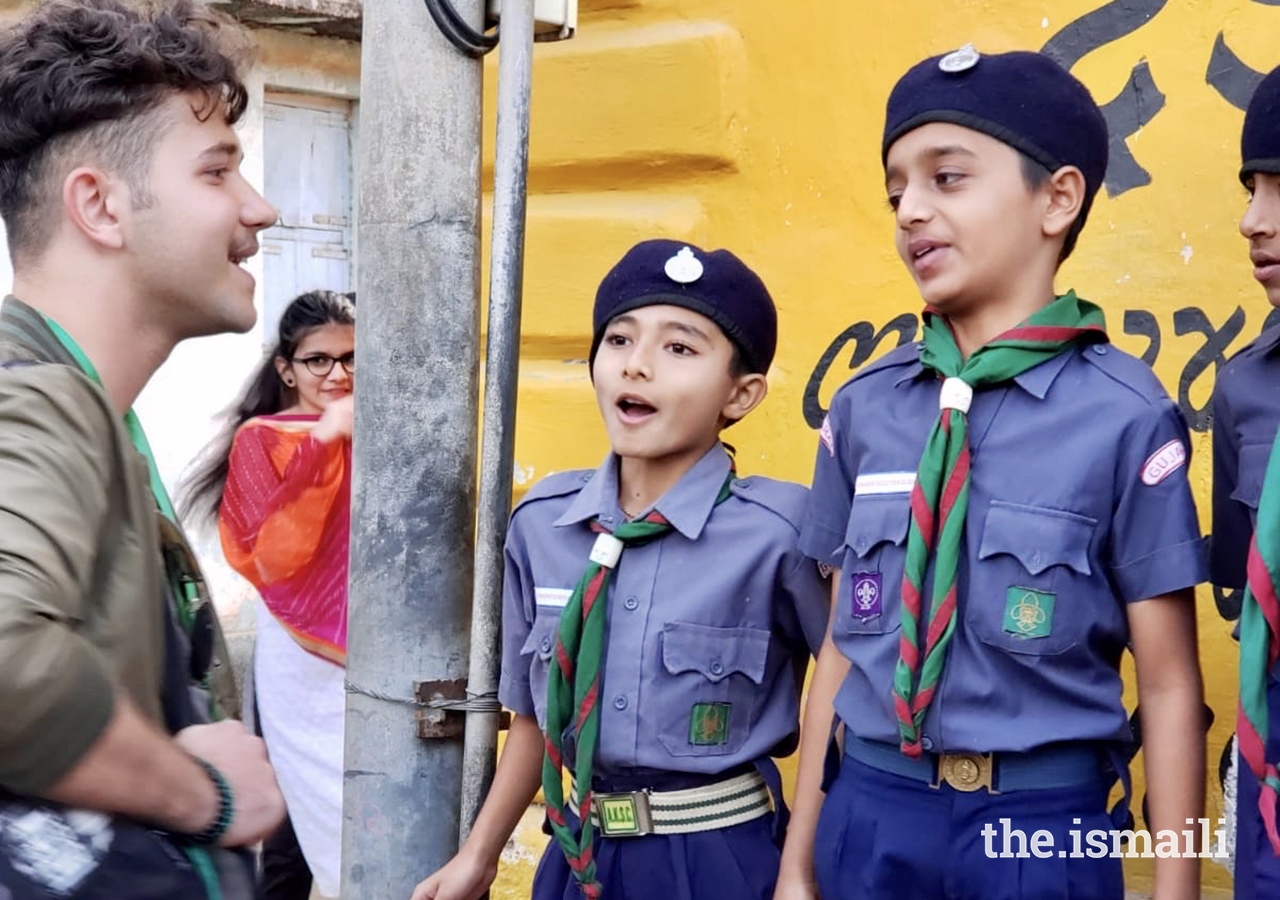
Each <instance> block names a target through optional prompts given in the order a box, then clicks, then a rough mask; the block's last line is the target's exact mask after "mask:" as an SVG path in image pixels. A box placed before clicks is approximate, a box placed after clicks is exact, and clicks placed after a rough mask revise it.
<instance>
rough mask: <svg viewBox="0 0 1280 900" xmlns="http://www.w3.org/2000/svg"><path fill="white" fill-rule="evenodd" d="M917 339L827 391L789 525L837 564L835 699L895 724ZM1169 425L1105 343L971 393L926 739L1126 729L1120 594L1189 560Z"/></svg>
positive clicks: (980, 745) (1192, 525) (849, 713)
mask: <svg viewBox="0 0 1280 900" xmlns="http://www.w3.org/2000/svg"><path fill="white" fill-rule="evenodd" d="M919 348H920V345H918V344H911V345H907V346H905V347H902V348H899V349H897V350H895V351H893V352H892V353H890V354H888V355H887V356H886V357H884V359H882V360H881V361H880V362H878V363H876V364H874V365H872V366H869V367H868V368H866V369H864V370H863V371H862V372H860V373H859V374H858V375H856V376H855V377H854V378H853V379H852V380H851V381H849V382H848V383H846V384H845V385H844V386H843V387H842V388H840V390H839V391H837V392H836V395H835V397H834V398H833V399H832V402H831V410H830V413H829V414H828V417H827V422H826V423H824V425H823V429H822V432H821V442H820V444H819V447H818V453H817V464H816V469H815V473H814V481H813V489H812V491H811V493H810V499H809V506H808V510H807V512H806V517H805V523H804V529H803V533H802V535H801V540H800V545H801V547H802V548H803V549H804V551H805V552H806V553H809V554H810V555H811V556H813V557H814V558H815V559H818V560H822V561H826V562H829V563H831V564H832V565H839V566H841V584H840V595H839V597H838V598H837V603H838V610H837V613H836V619H835V624H834V631H833V639H834V641H835V643H836V646H837V647H839V649H840V651H841V652H842V653H843V654H844V655H845V656H846V657H848V658H849V660H850V661H851V662H852V668H851V669H850V671H849V675H848V677H847V678H846V680H845V682H844V684H843V685H842V686H841V688H840V690H839V692H838V694H837V696H836V701H835V708H836V713H837V714H838V715H839V717H840V718H841V719H842V720H843V721H844V722H845V725H846V727H847V728H848V729H850V730H851V731H852V733H853V734H855V735H858V736H860V737H862V738H866V739H869V740H875V741H885V742H890V743H894V744H896V743H898V725H897V720H896V718H895V716H894V712H893V705H892V699H891V692H890V691H891V686H892V683H893V674H894V667H895V665H896V663H897V660H898V637H899V630H900V628H901V619H900V616H901V587H902V570H903V563H904V558H905V555H906V548H905V538H906V535H907V527H908V523H909V519H910V512H909V508H908V506H909V500H910V491H911V488H912V486H913V484H914V481H915V471H916V468H917V466H918V464H919V462H920V456H921V453H922V452H923V450H924V444H925V441H926V439H927V438H928V435H929V433H930V430H931V429H932V427H933V424H934V421H935V420H936V419H937V416H938V397H939V392H940V388H941V381H940V380H938V379H937V378H936V377H935V376H934V375H933V374H932V373H929V372H926V370H925V369H924V367H923V366H922V365H921V363H920V358H919V357H920V350H919ZM1187 439H1188V433H1187V427H1186V423H1185V421H1184V420H1183V418H1182V415H1181V413H1180V412H1179V411H1178V408H1177V406H1175V405H1174V404H1173V403H1172V402H1171V401H1170V400H1169V399H1168V397H1167V395H1166V394H1165V392H1164V389H1163V388H1162V387H1161V386H1160V384H1159V382H1158V381H1157V380H1156V378H1155V376H1154V375H1153V374H1152V373H1151V371H1150V369H1148V368H1147V367H1146V366H1145V365H1143V364H1142V363H1141V362H1140V361H1138V360H1136V359H1134V358H1133V357H1131V356H1129V355H1128V354H1125V353H1123V352H1121V351H1119V350H1116V349H1115V348H1114V347H1111V346H1109V345H1106V344H1095V345H1092V346H1089V347H1083V348H1078V349H1076V350H1074V351H1069V352H1066V353H1063V354H1060V355H1059V356H1057V357H1055V358H1054V359H1052V360H1049V361H1047V362H1044V363H1042V364H1041V365H1039V366H1036V367H1035V368H1033V369H1030V370H1028V371H1026V372H1024V373H1022V374H1021V375H1018V376H1017V377H1016V378H1014V379H1013V380H1012V382H1010V383H1009V384H1008V385H1005V386H1002V387H997V388H991V389H987V390H982V391H978V392H976V393H975V395H974V398H973V405H972V407H971V409H970V412H969V440H970V448H971V452H972V454H973V456H972V483H971V486H970V496H969V510H968V516H967V519H966V531H965V542H964V547H963V549H962V552H961V556H960V568H959V576H958V577H959V581H958V583H959V586H960V589H959V619H958V621H957V626H956V632H955V637H954V638H953V640H952V642H951V646H950V649H949V653H948V658H947V663H946V668H945V670H944V672H943V677H942V681H941V684H940V686H939V691H938V694H937V696H936V697H935V699H934V701H933V705H932V707H931V708H930V710H929V713H928V715H927V717H926V718H925V723H924V737H923V743H924V746H925V749H927V750H934V751H938V752H944V751H945V752H959V751H970V752H991V751H1025V750H1030V749H1032V748H1034V747H1037V746H1039V745H1042V744H1047V743H1050V742H1054V741H1110V740H1121V739H1126V738H1127V736H1128V727H1127V720H1126V715H1125V710H1124V707H1123V705H1122V703H1121V697H1120V693H1121V682H1120V676H1119V673H1118V671H1117V670H1118V668H1119V664H1120V657H1121V654H1122V652H1123V651H1124V648H1125V645H1126V643H1127V642H1128V637H1129V633H1128V624H1127V619H1126V616H1125V604H1126V603H1129V602H1132V601H1135V600H1141V599H1143V598H1146V597H1152V596H1156V595H1159V594H1164V593H1167V592H1169V591H1174V590H1178V589H1180V588H1185V587H1189V586H1191V585H1195V584H1197V583H1199V582H1201V581H1203V580H1204V579H1205V558H1204V557H1205V554H1204V544H1203V541H1202V539H1201V536H1200V530H1199V527H1198V525H1197V521H1196V510H1195V505H1194V502H1193V500H1192V497H1191V490H1190V487H1189V485H1188V483H1187V469H1186V460H1187V447H1188V443H1187ZM924 593H925V597H926V598H927V597H928V596H929V588H928V586H927V587H926V590H925V592H924Z"/></svg>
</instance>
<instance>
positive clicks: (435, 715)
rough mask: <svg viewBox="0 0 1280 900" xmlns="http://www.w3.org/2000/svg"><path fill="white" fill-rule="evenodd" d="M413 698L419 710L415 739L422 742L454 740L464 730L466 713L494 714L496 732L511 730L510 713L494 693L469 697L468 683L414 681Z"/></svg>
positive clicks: (461, 681)
mask: <svg viewBox="0 0 1280 900" xmlns="http://www.w3.org/2000/svg"><path fill="white" fill-rule="evenodd" d="M413 696H414V698H416V699H417V701H418V704H419V705H420V706H424V707H426V709H420V710H418V711H417V712H416V713H415V714H414V718H415V719H417V722H418V737H420V738H422V739H423V740H437V739H439V738H456V737H460V736H462V734H463V732H464V731H465V730H466V727H467V713H472V712H476V713H484V714H486V715H493V714H495V713H496V714H497V716H498V729H499V730H501V731H505V730H506V729H508V728H510V727H511V713H509V712H507V711H506V710H505V709H503V708H502V704H501V703H499V702H498V696H497V694H492V693H491V694H472V693H470V692H469V691H467V680H466V679H465V678H456V679H454V680H452V681H415V682H414V683H413Z"/></svg>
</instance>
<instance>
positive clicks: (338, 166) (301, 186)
mask: <svg viewBox="0 0 1280 900" xmlns="http://www.w3.org/2000/svg"><path fill="white" fill-rule="evenodd" d="M263 116H264V120H265V128H264V134H263V143H264V149H265V156H266V177H265V179H264V181H265V193H266V196H267V199H269V200H270V201H271V202H272V203H274V204H275V205H276V208H277V209H279V210H280V221H279V223H278V224H276V225H275V226H274V227H272V228H270V229H268V230H267V231H265V232H263V234H262V253H263V273H264V279H265V281H264V284H263V337H262V339H263V343H264V344H268V345H269V344H271V343H273V342H274V341H275V338H276V325H277V323H278V322H279V321H280V314H281V313H282V312H283V311H284V308H285V307H286V306H288V305H289V302H290V301H291V300H292V299H293V298H294V297H296V296H298V295H299V294H301V293H303V292H305V291H310V290H315V289H317V288H327V289H329V290H333V291H349V290H351V289H352V288H353V287H354V286H355V273H354V271H353V265H352V264H353V259H352V255H353V254H352V239H351V238H352V234H351V223H352V202H351V194H352V190H351V186H352V159H353V158H354V153H353V147H352V141H353V133H352V128H351V104H350V103H348V102H347V101H343V100H332V99H329V98H324V97H313V96H309V95H305V94H268V96H267V102H266V104H265V108H264V111H263Z"/></svg>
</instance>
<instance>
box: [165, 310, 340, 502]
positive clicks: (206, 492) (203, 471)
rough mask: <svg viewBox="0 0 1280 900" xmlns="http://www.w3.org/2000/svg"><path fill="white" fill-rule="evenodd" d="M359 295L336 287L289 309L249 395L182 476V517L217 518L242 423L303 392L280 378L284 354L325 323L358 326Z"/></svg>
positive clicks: (273, 410)
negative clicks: (277, 363)
mask: <svg viewBox="0 0 1280 900" xmlns="http://www.w3.org/2000/svg"><path fill="white" fill-rule="evenodd" d="M355 323H356V295H355V293H354V292H352V293H349V294H339V293H337V292H336V291H308V292H307V293H305V294H302V295H300V296H298V297H295V298H294V299H293V301H292V302H291V303H290V304H289V305H288V306H287V307H286V308H285V311H284V313H283V314H282V315H281V316H280V327H279V329H278V331H279V337H278V339H277V340H276V343H275V345H274V346H272V347H271V349H270V350H269V351H268V352H267V353H266V355H265V356H264V358H263V360H262V363H261V365H259V366H258V368H257V369H256V370H255V371H254V373H253V377H252V378H250V379H249V383H248V385H247V386H246V387H245V389H244V393H243V394H241V395H240V399H239V400H238V401H236V403H235V405H234V406H232V407H231V408H230V409H229V410H227V412H226V414H225V424H224V425H223V427H222V431H221V432H219V434H218V436H217V437H216V438H214V440H213V442H212V443H211V444H210V445H209V446H208V447H207V448H206V449H205V451H204V453H202V454H200V456H199V458H198V459H197V460H196V461H195V463H193V464H192V467H191V469H190V470H189V471H188V473H187V474H186V475H185V476H184V477H183V479H182V486H181V488H180V489H179V497H178V515H179V516H181V517H182V518H183V519H185V520H187V521H189V522H201V521H205V520H207V519H213V518H216V517H217V515H218V510H220V509H221V508H222V492H223V489H224V488H225V487H226V484H227V472H228V470H229V468H230V463H231V442H232V441H233V440H234V439H235V436H236V431H237V430H239V428H240V426H241V425H243V424H244V423H245V422H248V421H249V420H250V419H252V418H255V417H257V416H269V415H273V414H275V413H278V412H280V410H282V409H288V408H289V407H290V406H292V405H293V404H294V403H296V402H297V391H296V390H295V389H294V388H291V387H289V386H288V385H286V384H285V383H284V382H283V381H281V380H280V373H279V371H278V370H277V369H276V360H277V359H279V358H283V359H292V358H293V354H294V353H295V352H297V350H298V345H299V344H300V343H302V341H303V340H304V339H305V338H306V336H307V335H308V334H310V333H311V332H312V331H314V330H315V329H317V328H319V327H321V326H322V325H354V324H355Z"/></svg>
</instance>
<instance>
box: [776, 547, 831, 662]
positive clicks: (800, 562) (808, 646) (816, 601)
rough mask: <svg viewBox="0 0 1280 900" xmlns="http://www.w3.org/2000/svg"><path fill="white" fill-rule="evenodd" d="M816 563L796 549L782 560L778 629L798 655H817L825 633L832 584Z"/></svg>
mask: <svg viewBox="0 0 1280 900" xmlns="http://www.w3.org/2000/svg"><path fill="white" fill-rule="evenodd" d="M818 566H819V564H818V563H817V562H816V561H815V560H813V559H811V558H809V557H808V556H807V555H805V554H803V553H801V552H799V550H791V551H788V552H787V554H786V555H785V557H784V558H783V572H782V576H781V584H780V589H781V592H782V594H783V596H784V597H785V598H786V603H785V604H783V606H782V608H781V611H780V612H781V615H780V618H781V620H782V621H781V627H782V630H783V632H784V633H785V634H786V635H787V638H788V642H789V643H790V644H791V645H792V646H793V647H794V648H795V649H796V651H797V652H801V648H803V649H804V650H807V651H808V653H809V654H810V655H812V656H817V655H818V650H819V649H820V648H821V647H822V641H823V639H824V638H825V637H826V633H827V617H828V614H829V612H830V607H831V582H830V580H829V577H828V576H826V575H824V574H823V573H822V572H821V570H820V569H819V567H818Z"/></svg>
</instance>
